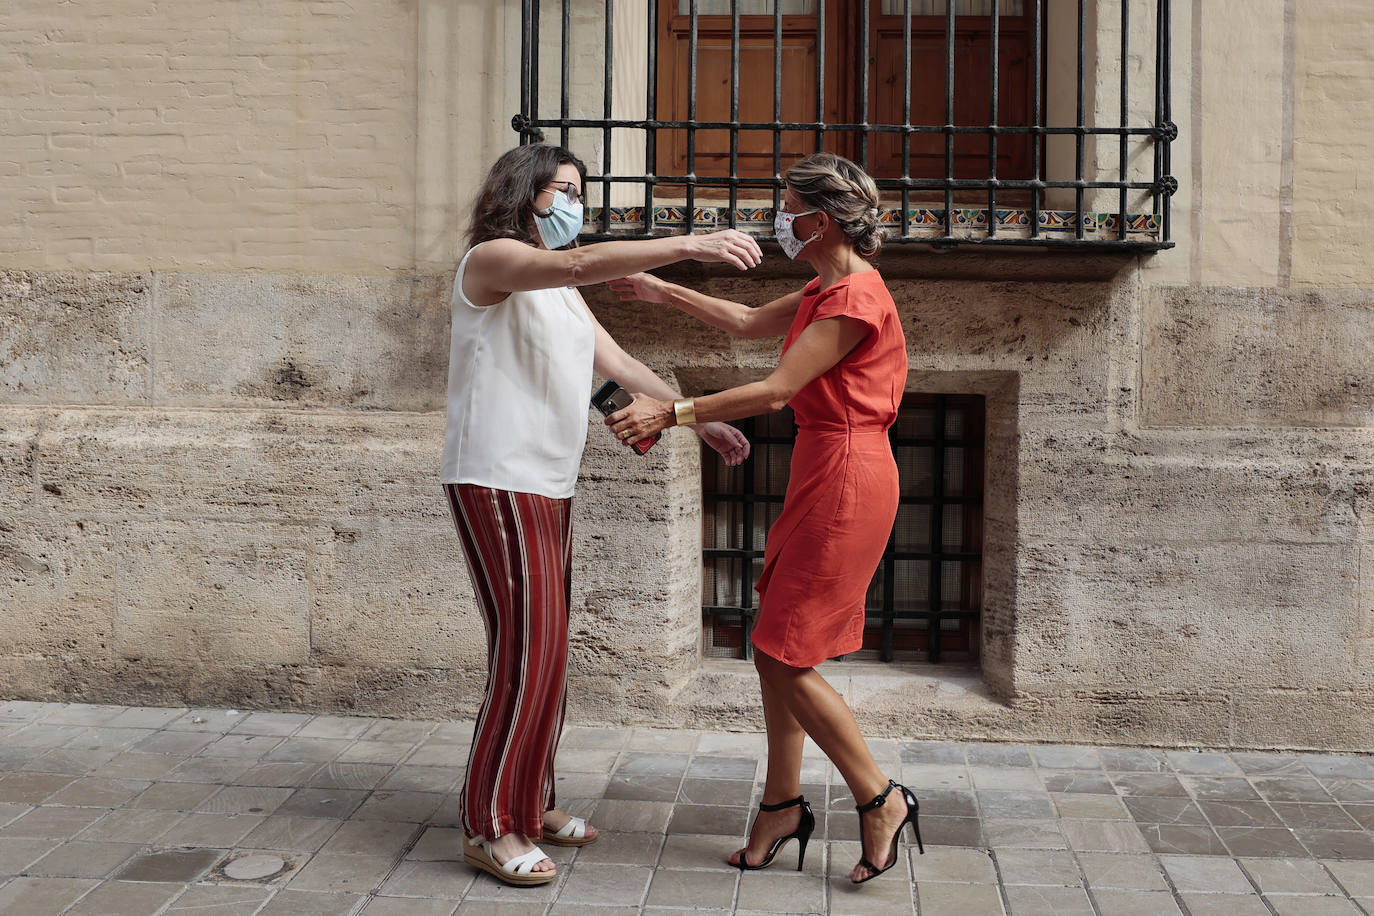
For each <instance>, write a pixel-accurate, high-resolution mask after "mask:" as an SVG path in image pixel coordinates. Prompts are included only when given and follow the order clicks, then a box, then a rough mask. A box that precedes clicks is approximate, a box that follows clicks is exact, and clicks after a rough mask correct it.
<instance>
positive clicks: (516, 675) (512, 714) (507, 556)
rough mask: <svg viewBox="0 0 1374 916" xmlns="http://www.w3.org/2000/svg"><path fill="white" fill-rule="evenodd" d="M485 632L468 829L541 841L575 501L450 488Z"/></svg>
mask: <svg viewBox="0 0 1374 916" xmlns="http://www.w3.org/2000/svg"><path fill="white" fill-rule="evenodd" d="M444 490H445V492H446V493H447V494H448V501H449V508H450V509H451V510H452V511H453V519H454V524H455V525H456V526H457V528H458V536H459V537H460V538H461V539H462V542H463V552H464V554H466V556H467V561H468V572H469V573H470V575H471V576H472V587H473V591H474V592H476V595H477V607H478V608H479V609H480V610H481V612H482V618H483V620H484V621H485V623H486V627H487V690H486V695H485V696H484V697H483V699H482V707H481V710H480V711H479V713H478V715H477V727H476V732H475V734H474V735H473V738H472V753H471V755H470V756H469V758H468V770H467V777H466V779H465V780H464V782H463V828H464V829H465V830H466V831H467V833H468V835H469V836H485V837H488V838H495V837H498V836H501V835H503V834H506V833H510V832H511V831H513V830H518V831H520V832H521V833H523V834H525V835H526V836H529V837H533V838H535V839H538V837H539V836H540V834H541V832H542V830H543V826H544V812H545V811H547V810H548V809H550V808H552V807H553V806H554V791H553V757H554V752H555V751H556V750H557V748H558V737H559V734H560V733H561V732H562V730H563V710H564V705H565V697H566V694H565V685H566V681H567V670H568V602H569V598H570V595H571V591H572V500H571V499H550V498H548V497H546V496H536V495H534V494H532V493H514V492H510V491H507V490H493V489H489V488H487V487H478V486H472V485H470V484H445V485H444Z"/></svg>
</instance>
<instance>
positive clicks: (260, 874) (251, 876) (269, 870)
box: [224, 856, 286, 881]
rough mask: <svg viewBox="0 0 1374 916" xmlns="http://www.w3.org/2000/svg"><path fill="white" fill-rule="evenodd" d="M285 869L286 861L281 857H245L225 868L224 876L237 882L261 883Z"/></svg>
mask: <svg viewBox="0 0 1374 916" xmlns="http://www.w3.org/2000/svg"><path fill="white" fill-rule="evenodd" d="M285 867H286V860H284V859H283V858H282V857H281V856H244V857H243V858H242V859H235V860H234V861H232V862H230V863H229V864H228V865H226V866H224V875H225V877H226V878H233V879H234V880H235V881H261V880H262V879H263V878H270V877H272V876H273V875H275V874H277V873H278V872H280V871H281V870H282V869H283V868H285Z"/></svg>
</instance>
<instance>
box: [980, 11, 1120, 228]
mask: <svg viewBox="0 0 1374 916" xmlns="http://www.w3.org/2000/svg"><path fill="white" fill-rule="evenodd" d="M1123 2H1126V0H1123ZM1001 25H1002V0H993V4H992V54H991V58H992V74H991V82H992V91H991V99H989V102H988V105H989V111H988V119H989V121H990V122H991V124H990V125H989V126H990V129H989V131H988V236H989V237H990V238H996V237H997V115H998V110H997V102H998V98H997V86H998V83H997V79H998V72H997V66H998V53H999V51H1000V49H999V47H998V43H999V42H1000V41H1001V40H1002V33H1001Z"/></svg>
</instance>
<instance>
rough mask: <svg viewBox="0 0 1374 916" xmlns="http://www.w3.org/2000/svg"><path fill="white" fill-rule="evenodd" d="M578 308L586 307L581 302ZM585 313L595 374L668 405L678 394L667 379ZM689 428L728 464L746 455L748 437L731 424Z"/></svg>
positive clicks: (734, 462) (588, 311) (707, 423)
mask: <svg viewBox="0 0 1374 916" xmlns="http://www.w3.org/2000/svg"><path fill="white" fill-rule="evenodd" d="M582 307H583V308H587V303H586V302H585V301H584V302H583V303H582ZM587 314H588V316H590V317H591V319H592V325H593V327H594V328H595V329H596V352H595V355H594V356H593V357H592V366H593V368H595V369H596V373H597V374H598V375H600V376H601V377H602V378H613V379H615V380H616V381H617V382H619V383H620V385H621V387H623V388H625V389H626V390H627V391H640V392H643V395H636V397H643V396H646V395H647V396H648V397H650V398H653V399H655V400H664V401H667V402H668V403H669V404H671V403H672V402H673V401H674V400H675V399H676V398H677V397H678V394H677V392H676V391H674V390H673V389H672V388H671V387H670V386H669V385H668V383H667V382H665V381H663V379H661V378H659V377H658V376H657V375H655V374H654V371H653V370H652V369H650V368H649V367H648V366H646V365H644V364H643V363H641V362H640V361H639V360H637V359H635V358H634V357H633V356H631V355H630V354H628V353H626V352H625V350H624V349H623V348H622V347H621V346H620V344H618V343H616V342H615V338H613V337H612V336H611V334H610V332H609V331H607V330H606V329H605V328H604V327H602V326H601V322H599V321H597V320H596V316H595V315H593V314H592V312H591V309H587ZM692 430H693V431H694V432H695V433H696V434H697V435H698V436H700V437H701V438H702V440H703V441H705V442H706V444H708V445H710V446H711V447H712V448H713V449H715V450H716V451H717V452H719V453H720V456H721V458H723V459H724V460H725V463H726V464H728V465H731V466H734V465H737V464H739V463H740V462H742V461H744V459H745V458H748V457H749V440H748V439H746V438H745V436H744V434H743V433H741V432H740V431H739V430H737V429H735V428H734V427H733V426H729V425H727V424H725V423H719V422H716V423H712V422H699V423H698V424H697V425H696V426H694V427H692ZM627 444H628V443H627Z"/></svg>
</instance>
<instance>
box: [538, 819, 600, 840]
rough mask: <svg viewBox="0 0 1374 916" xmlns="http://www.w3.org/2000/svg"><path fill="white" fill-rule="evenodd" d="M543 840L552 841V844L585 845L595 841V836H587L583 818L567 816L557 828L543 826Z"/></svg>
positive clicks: (585, 822) (585, 823)
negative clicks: (564, 821)
mask: <svg viewBox="0 0 1374 916" xmlns="http://www.w3.org/2000/svg"><path fill="white" fill-rule="evenodd" d="M598 836H599V834H598ZM543 842H545V843H552V844H553V845H554V846H586V845H587V844H588V843H595V842H596V836H587V821H586V819H585V818H580V817H572V816H569V817H568V822H567V823H566V824H564V825H563V826H562V827H560V828H558V830H550V829H549V828H548V827H545V828H544V836H543Z"/></svg>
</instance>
